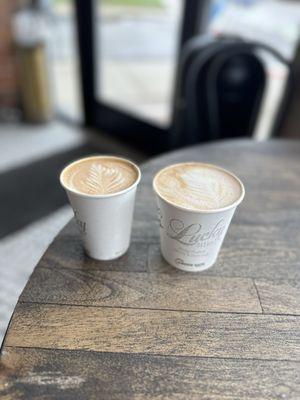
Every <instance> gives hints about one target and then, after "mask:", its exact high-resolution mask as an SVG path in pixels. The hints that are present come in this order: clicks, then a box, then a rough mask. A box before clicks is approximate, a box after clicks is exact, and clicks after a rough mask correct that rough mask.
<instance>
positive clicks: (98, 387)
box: [0, 348, 300, 400]
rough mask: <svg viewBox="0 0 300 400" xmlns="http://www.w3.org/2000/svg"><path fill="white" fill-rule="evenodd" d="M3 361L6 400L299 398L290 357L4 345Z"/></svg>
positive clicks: (298, 378)
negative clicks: (217, 356)
mask: <svg viewBox="0 0 300 400" xmlns="http://www.w3.org/2000/svg"><path fill="white" fill-rule="evenodd" d="M3 365H4V367H5V368H4V370H3V373H2V374H1V375H0V397H1V399H7V400H12V399H13V400H19V399H25V398H26V399H27V398H30V400H36V399H47V400H54V399H60V400H73V399H76V400H82V399H95V400H99V399H114V400H128V399H137V400H139V399H143V400H157V399H169V400H171V399H176V400H179V399H191V400H198V399H210V400H220V399H227V400H233V399H234V400H236V399H249V400H250V399H253V400H274V399H289V400H298V399H299V397H300V375H299V364H298V363H294V362H284V361H279V362H278V361H255V360H226V359H199V358H198V359H197V358H186V357H164V356H151V355H143V354H142V355H140V354H136V355H134V354H133V355H129V354H116V353H94V352H81V351H72V352H68V351H63V350H41V349H22V348H19V349H13V348H7V350H6V351H5V353H4V354H3ZM29 394H30V395H29Z"/></svg>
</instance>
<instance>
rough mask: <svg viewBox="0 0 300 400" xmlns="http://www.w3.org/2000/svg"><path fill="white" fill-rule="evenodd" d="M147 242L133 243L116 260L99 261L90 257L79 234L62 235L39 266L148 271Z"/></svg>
mask: <svg viewBox="0 0 300 400" xmlns="http://www.w3.org/2000/svg"><path fill="white" fill-rule="evenodd" d="M147 253H148V244H147V243H132V244H131V246H130V249H129V250H128V252H127V253H126V254H124V255H123V256H122V257H120V258H118V259H116V260H110V261H98V260H93V259H92V258H90V257H88V256H87V255H86V254H85V252H84V250H83V246H82V242H81V239H80V237H79V235H65V234H63V235H61V236H59V237H58V238H57V239H55V240H54V242H53V243H52V244H51V246H50V247H49V249H48V250H47V251H46V253H45V254H44V256H43V258H42V259H41V261H40V262H39V264H38V267H49V268H56V269H58V268H72V269H80V270H82V269H83V270H90V269H97V270H102V271H124V270H126V271H146V270H147Z"/></svg>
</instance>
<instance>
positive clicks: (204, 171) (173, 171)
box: [154, 162, 243, 211]
mask: <svg viewBox="0 0 300 400" xmlns="http://www.w3.org/2000/svg"><path fill="white" fill-rule="evenodd" d="M154 188H155V190H156V191H157V193H158V194H159V195H160V196H161V197H162V198H163V199H165V200H166V201H168V202H170V203H173V204H174V205H177V206H180V207H183V208H186V209H192V210H199V211H201V210H217V209H222V208H224V207H227V206H230V205H231V204H233V203H235V202H236V201H237V200H238V199H239V198H240V197H241V196H242V194H243V186H242V184H241V183H240V181H239V180H238V179H237V178H235V177H234V176H233V175H231V174H230V173H229V172H227V171H225V170H223V169H222V168H219V167H217V166H214V165H210V164H203V163H197V162H187V163H182V164H175V165H171V166H169V167H167V168H164V169H162V170H161V171H160V172H158V174H157V175H156V176H155V178H154Z"/></svg>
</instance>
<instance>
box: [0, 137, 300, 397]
mask: <svg viewBox="0 0 300 400" xmlns="http://www.w3.org/2000/svg"><path fill="white" fill-rule="evenodd" d="M191 160H199V161H202V162H210V163H215V164H218V165H221V166H223V167H225V168H227V169H230V170H232V171H233V172H235V173H236V174H237V175H238V176H239V177H240V178H241V179H242V180H243V182H244V184H245V187H246V197H245V200H244V202H243V203H242V205H241V206H240V207H239V209H238V210H237V212H236V215H235V217H234V219H233V222H232V224H231V226H230V229H229V232H228V234H227V236H226V239H225V241H224V244H223V247H222V250H221V252H220V255H219V258H218V261H217V263H216V264H215V265H214V266H213V267H212V268H210V269H208V270H206V271H203V272H202V273H198V274H191V273H186V272H182V271H178V270H176V269H174V268H172V267H170V266H169V265H168V264H167V263H166V262H165V261H164V260H163V258H162V257H161V254H160V249H159V232H158V224H157V221H156V215H155V214H156V205H155V198H154V195H153V192H152V188H151V183H152V178H153V175H154V174H155V173H156V172H157V171H158V170H159V169H160V168H162V167H164V166H166V165H168V164H171V163H175V162H181V161H191ZM299 160H300V143H298V142H293V141H290V142H289V141H281V140H274V141H270V142H264V143H256V142H253V141H248V140H241V141H227V142H220V143H214V144H208V145H205V146H196V147H193V148H189V149H184V150H180V151H178V152H174V153H169V154H166V155H164V156H162V157H158V158H156V159H153V160H152V161H150V162H148V163H147V164H145V165H144V166H143V168H142V173H143V179H142V183H141V185H140V187H139V189H138V193H137V201H136V209H135V216H134V224H133V230H132V244H131V246H130V249H129V252H128V253H127V254H125V255H124V256H123V257H121V258H120V259H118V260H114V261H109V262H99V261H95V260H91V259H89V258H88V257H86V256H85V254H84V252H83V249H82V245H81V241H80V238H79V236H78V233H77V231H76V226H75V224H74V222H73V221H71V222H70V223H69V224H68V225H67V226H66V227H65V229H64V230H63V231H62V232H61V233H60V234H59V236H58V237H57V238H56V239H55V240H54V242H53V243H52V245H51V246H50V247H49V249H48V250H47V252H46V253H45V255H44V256H43V258H42V259H41V260H40V262H39V264H38V266H37V267H36V269H35V271H34V273H33V274H32V276H31V278H30V280H29V282H28V284H27V286H26V288H25V289H24V291H23V294H22V296H21V298H20V300H19V303H18V305H17V307H16V310H15V313H14V315H13V318H12V321H11V324H10V327H9V329H8V332H7V335H6V339H5V342H4V345H3V347H2V357H1V364H0V398H1V399H2V398H3V399H7V400H11V399H63V400H64V399H79V400H81V399H135V400H137V399H155V400H161V399H176V400H178V399H192V400H194V399H207V400H208V399H209V400H210V399H213V400H214V399H216V400H221V399H224V400H225V399H261V400H263V399H284V400H286V399H299V398H300V285H299V278H300V229H299V227H300V161H299Z"/></svg>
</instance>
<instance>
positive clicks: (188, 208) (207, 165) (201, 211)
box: [152, 161, 245, 214]
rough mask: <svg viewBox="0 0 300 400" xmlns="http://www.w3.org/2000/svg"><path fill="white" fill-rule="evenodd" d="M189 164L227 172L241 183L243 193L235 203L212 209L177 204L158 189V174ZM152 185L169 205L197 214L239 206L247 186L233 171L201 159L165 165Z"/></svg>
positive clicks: (216, 211)
mask: <svg viewBox="0 0 300 400" xmlns="http://www.w3.org/2000/svg"><path fill="white" fill-rule="evenodd" d="M187 164H198V165H203V166H205V167H212V168H214V169H217V170H219V171H222V172H225V173H226V174H228V175H230V176H231V177H232V178H234V179H235V180H236V181H237V182H238V184H239V185H240V188H241V195H240V196H239V198H238V199H237V200H235V201H234V202H233V203H231V204H229V205H228V206H226V207H222V208H214V209H210V210H205V209H203V210H201V209H198V210H196V209H195V208H190V207H184V206H180V205H178V204H176V203H173V202H171V201H170V200H168V199H166V198H165V197H164V196H163V195H162V194H161V193H159V191H158V189H157V187H156V180H157V178H158V176H159V175H160V174H161V173H162V172H163V171H166V170H167V169H170V168H173V167H175V166H179V165H187ZM152 187H153V190H154V192H155V193H156V195H157V196H158V197H159V198H160V199H162V200H163V201H165V202H166V203H167V204H169V205H171V206H173V207H175V208H177V209H179V210H182V211H188V212H191V213H195V214H216V213H221V212H224V211H227V210H230V209H232V208H235V207H237V206H238V205H239V204H240V203H241V202H242V201H243V199H244V197H245V187H244V185H243V182H242V181H241V180H240V179H239V178H238V177H237V176H236V175H235V174H234V173H232V172H231V171H228V170H227V169H225V168H222V167H220V166H218V165H215V164H211V163H203V162H200V161H186V162H180V163H176V164H170V165H168V166H166V167H164V168H161V169H160V170H159V171H158V172H157V173H156V174H155V176H154V178H153V181H152Z"/></svg>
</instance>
